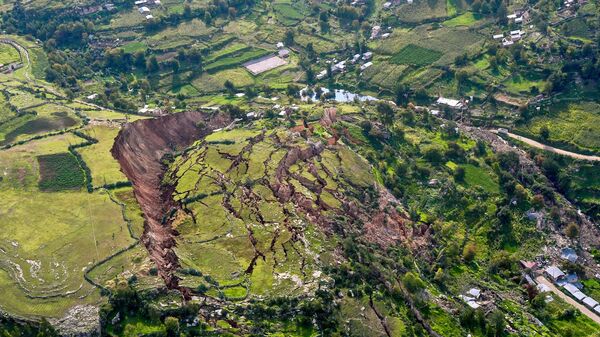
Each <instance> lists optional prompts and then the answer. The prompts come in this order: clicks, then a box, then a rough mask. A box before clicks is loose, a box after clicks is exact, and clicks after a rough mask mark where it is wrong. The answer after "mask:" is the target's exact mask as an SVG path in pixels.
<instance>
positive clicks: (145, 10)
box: [138, 6, 150, 14]
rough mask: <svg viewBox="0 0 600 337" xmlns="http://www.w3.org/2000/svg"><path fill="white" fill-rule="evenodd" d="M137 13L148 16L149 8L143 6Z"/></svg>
mask: <svg viewBox="0 0 600 337" xmlns="http://www.w3.org/2000/svg"><path fill="white" fill-rule="evenodd" d="M138 11H139V12H140V14H148V13H150V8H148V7H146V6H144V7H140V8H139V9H138Z"/></svg>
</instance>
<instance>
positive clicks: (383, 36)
mask: <svg viewBox="0 0 600 337" xmlns="http://www.w3.org/2000/svg"><path fill="white" fill-rule="evenodd" d="M388 37H390V33H385V34H381V38H382V39H387V38H388Z"/></svg>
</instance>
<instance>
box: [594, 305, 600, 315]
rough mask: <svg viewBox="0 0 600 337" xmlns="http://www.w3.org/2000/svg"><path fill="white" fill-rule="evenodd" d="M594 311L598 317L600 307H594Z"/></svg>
mask: <svg viewBox="0 0 600 337" xmlns="http://www.w3.org/2000/svg"><path fill="white" fill-rule="evenodd" d="M594 311H595V312H596V313H597V314H598V315H600V305H598V306H596V307H595V308H594Z"/></svg>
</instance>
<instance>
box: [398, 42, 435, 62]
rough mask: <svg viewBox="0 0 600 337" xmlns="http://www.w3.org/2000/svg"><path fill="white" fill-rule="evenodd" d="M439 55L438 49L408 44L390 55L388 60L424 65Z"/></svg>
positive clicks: (433, 60)
mask: <svg viewBox="0 0 600 337" xmlns="http://www.w3.org/2000/svg"><path fill="white" fill-rule="evenodd" d="M440 57H442V53H441V52H439V51H436V50H432V49H427V48H423V47H419V46H416V45H414V44H409V45H407V46H406V47H404V48H402V49H401V50H400V51H399V52H398V53H396V54H395V55H394V56H392V58H391V59H390V61H391V62H392V63H396V64H410V65H414V66H425V65H428V64H431V63H433V62H435V61H437V60H439V59H440Z"/></svg>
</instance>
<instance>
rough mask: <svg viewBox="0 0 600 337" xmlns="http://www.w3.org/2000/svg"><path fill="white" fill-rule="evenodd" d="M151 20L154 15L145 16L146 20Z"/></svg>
mask: <svg viewBox="0 0 600 337" xmlns="http://www.w3.org/2000/svg"><path fill="white" fill-rule="evenodd" d="M152 19H154V15H152V14H148V15H146V20H152Z"/></svg>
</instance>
